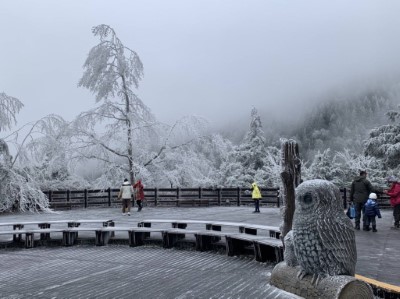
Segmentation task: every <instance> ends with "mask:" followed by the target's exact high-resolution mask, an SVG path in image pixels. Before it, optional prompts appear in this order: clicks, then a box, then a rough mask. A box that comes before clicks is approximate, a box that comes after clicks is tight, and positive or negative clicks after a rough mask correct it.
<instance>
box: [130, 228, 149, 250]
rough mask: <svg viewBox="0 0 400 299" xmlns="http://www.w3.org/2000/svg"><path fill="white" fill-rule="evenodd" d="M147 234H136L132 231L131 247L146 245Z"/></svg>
mask: <svg viewBox="0 0 400 299" xmlns="http://www.w3.org/2000/svg"><path fill="white" fill-rule="evenodd" d="M146 234H147V233H145V232H135V231H130V232H129V246H131V247H135V246H141V245H143V244H144V239H145V238H146Z"/></svg>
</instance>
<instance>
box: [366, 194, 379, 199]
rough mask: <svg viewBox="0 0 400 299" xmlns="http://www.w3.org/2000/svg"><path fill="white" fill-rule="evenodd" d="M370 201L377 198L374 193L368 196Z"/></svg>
mask: <svg viewBox="0 0 400 299" xmlns="http://www.w3.org/2000/svg"><path fill="white" fill-rule="evenodd" d="M368 197H369V198H371V199H377V198H378V197H377V196H376V193H371V194H370V195H369V196H368Z"/></svg>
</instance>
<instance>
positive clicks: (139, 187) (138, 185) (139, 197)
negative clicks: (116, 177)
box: [133, 180, 144, 212]
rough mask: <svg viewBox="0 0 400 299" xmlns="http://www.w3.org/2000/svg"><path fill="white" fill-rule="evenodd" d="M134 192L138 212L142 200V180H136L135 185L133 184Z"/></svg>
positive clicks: (141, 205) (140, 208) (141, 206)
mask: <svg viewBox="0 0 400 299" xmlns="http://www.w3.org/2000/svg"><path fill="white" fill-rule="evenodd" d="M133 188H134V189H135V194H136V203H137V205H138V207H139V208H138V212H140V211H141V210H142V208H143V200H144V191H143V188H144V187H143V185H142V181H141V180H138V181H137V182H136V184H135V185H133Z"/></svg>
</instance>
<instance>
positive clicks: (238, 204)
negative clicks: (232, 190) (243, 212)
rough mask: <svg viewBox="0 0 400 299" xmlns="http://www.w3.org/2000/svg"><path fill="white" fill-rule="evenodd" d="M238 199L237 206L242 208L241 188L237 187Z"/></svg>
mask: <svg viewBox="0 0 400 299" xmlns="http://www.w3.org/2000/svg"><path fill="white" fill-rule="evenodd" d="M236 192H237V193H236V197H237V206H238V207H240V187H237V191H236Z"/></svg>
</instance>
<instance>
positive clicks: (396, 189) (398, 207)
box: [384, 176, 400, 229]
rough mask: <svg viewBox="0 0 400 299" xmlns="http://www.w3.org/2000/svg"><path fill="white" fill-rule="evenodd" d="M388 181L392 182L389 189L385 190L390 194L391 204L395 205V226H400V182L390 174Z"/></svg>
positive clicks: (396, 227) (397, 227)
mask: <svg viewBox="0 0 400 299" xmlns="http://www.w3.org/2000/svg"><path fill="white" fill-rule="evenodd" d="M387 181H388V183H391V184H392V185H391V187H390V189H389V190H387V191H384V193H386V194H387V195H389V196H390V205H391V206H392V207H393V217H394V228H395V229H399V228H400V183H399V182H398V180H397V178H396V177H394V176H390V177H388V178H387Z"/></svg>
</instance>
